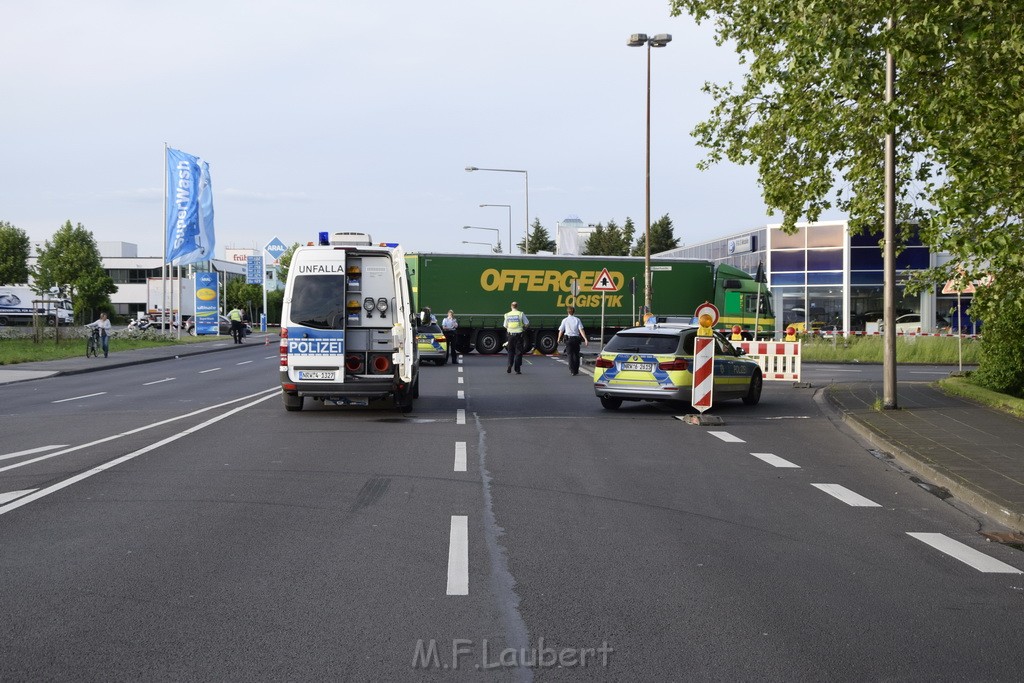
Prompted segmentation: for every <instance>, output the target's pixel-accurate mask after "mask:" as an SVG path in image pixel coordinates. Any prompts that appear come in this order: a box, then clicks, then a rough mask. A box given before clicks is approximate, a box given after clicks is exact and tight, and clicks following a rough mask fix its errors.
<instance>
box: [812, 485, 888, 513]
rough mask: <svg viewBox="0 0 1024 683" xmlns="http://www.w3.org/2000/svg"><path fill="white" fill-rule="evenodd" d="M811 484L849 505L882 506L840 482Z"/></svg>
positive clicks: (859, 506) (862, 506)
mask: <svg viewBox="0 0 1024 683" xmlns="http://www.w3.org/2000/svg"><path fill="white" fill-rule="evenodd" d="M811 486H813V487H814V488H816V489H820V490H822V491H824V492H825V493H827V494H828V495H830V496H832V497H833V498H838V499H839V500H841V501H843V502H844V503H846V504H847V505H850V506H852V507H855V508H880V507H882V506H881V505H879V504H878V503H876V502H875V501H873V500H870V499H868V498H865V497H864V496H862V495H860V494H859V493H854V492H853V491H851V490H850V489H848V488H846V487H845V486H840V485H839V484H811Z"/></svg>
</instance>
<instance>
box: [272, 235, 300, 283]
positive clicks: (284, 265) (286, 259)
mask: <svg viewBox="0 0 1024 683" xmlns="http://www.w3.org/2000/svg"><path fill="white" fill-rule="evenodd" d="M298 248H299V243H298V242H296V243H294V244H293V245H292V246H290V247H288V248H287V249H285V250H284V251H283V252H281V255H280V256H279V257H278V258H277V277H278V278H279V279H280V280H281V282H283V283H287V282H288V269H289V268H291V265H292V257H293V256H295V250H296V249H298Z"/></svg>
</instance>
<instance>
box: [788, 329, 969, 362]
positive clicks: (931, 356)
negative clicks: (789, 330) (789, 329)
mask: <svg viewBox="0 0 1024 683" xmlns="http://www.w3.org/2000/svg"><path fill="white" fill-rule="evenodd" d="M957 342H958V340H957V338H956V337H897V338H896V362H897V363H922V364H926V365H957V364H958V363H960V362H963V363H964V364H965V365H977V364H978V358H979V356H980V353H981V340H980V339H964V340H963V344H962V346H959V345H958V344H957ZM883 351H884V340H883V339H882V338H881V337H876V336H870V337H845V338H838V339H834V340H832V339H821V338H820V337H814V338H812V339H805V340H804V341H803V344H802V345H801V347H800V356H801V359H802V360H804V361H805V362H808V363H881V362H882V356H883ZM961 353H962V361H961Z"/></svg>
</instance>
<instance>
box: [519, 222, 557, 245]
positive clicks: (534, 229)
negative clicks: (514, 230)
mask: <svg viewBox="0 0 1024 683" xmlns="http://www.w3.org/2000/svg"><path fill="white" fill-rule="evenodd" d="M516 247H518V248H519V251H520V252H521V253H524V254H536V253H537V252H538V251H551V252H553V251H554V250H555V240H553V239H551V235H550V234H548V231H547V228H545V227H544V226H543V225H541V224H540V219H539V218H534V219H533V225H531V226H530V241H529V244H527V243H526V238H525V237H524V238H523V239H521V240H519V244H517V245H516Z"/></svg>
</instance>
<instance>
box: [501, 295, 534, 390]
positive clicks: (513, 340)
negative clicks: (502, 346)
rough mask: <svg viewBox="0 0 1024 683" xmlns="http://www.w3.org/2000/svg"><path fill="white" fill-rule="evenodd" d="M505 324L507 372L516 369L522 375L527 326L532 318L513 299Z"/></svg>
mask: <svg viewBox="0 0 1024 683" xmlns="http://www.w3.org/2000/svg"><path fill="white" fill-rule="evenodd" d="M504 324H505V332H506V333H507V334H508V367H507V368H506V369H505V372H512V370H513V369H514V370H515V371H516V374H517V375H521V374H523V373H522V369H523V347H524V345H525V343H526V339H525V336H526V328H527V327H529V326H530V319H529V318H527V317H526V314H525V313H523V312H522V311H520V310H519V304H518V303H516V302H515V301H513V302H512V310H511V311H509V312H508V313H506V314H505V323H504Z"/></svg>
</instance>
